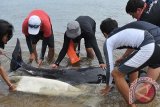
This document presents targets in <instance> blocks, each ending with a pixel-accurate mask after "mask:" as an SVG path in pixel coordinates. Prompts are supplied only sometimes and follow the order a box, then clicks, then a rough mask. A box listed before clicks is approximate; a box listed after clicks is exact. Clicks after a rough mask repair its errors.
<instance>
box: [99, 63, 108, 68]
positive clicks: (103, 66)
mask: <svg viewBox="0 0 160 107" xmlns="http://www.w3.org/2000/svg"><path fill="white" fill-rule="evenodd" d="M99 67H101V68H102V69H106V68H107V65H106V64H99Z"/></svg>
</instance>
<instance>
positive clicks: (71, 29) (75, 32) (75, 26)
mask: <svg viewBox="0 0 160 107" xmlns="http://www.w3.org/2000/svg"><path fill="white" fill-rule="evenodd" d="M66 35H67V37H69V38H72V39H74V38H76V37H78V36H80V35H81V28H80V25H79V23H78V22H77V21H71V22H69V23H68V24H67V31H66Z"/></svg>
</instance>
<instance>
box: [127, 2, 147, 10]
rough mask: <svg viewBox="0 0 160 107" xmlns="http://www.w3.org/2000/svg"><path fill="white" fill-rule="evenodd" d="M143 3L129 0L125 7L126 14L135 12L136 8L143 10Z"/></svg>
mask: <svg viewBox="0 0 160 107" xmlns="http://www.w3.org/2000/svg"><path fill="white" fill-rule="evenodd" d="M144 4H145V2H144V1H143V0H129V1H128V2H127V5H126V12H127V13H133V12H136V11H137V9H138V8H143V7H144Z"/></svg>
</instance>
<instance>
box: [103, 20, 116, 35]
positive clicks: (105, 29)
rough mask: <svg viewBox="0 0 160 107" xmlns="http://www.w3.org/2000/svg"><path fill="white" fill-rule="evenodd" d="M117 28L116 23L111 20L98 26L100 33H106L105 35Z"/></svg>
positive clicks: (104, 21)
mask: <svg viewBox="0 0 160 107" xmlns="http://www.w3.org/2000/svg"><path fill="white" fill-rule="evenodd" d="M117 27H118V23H117V21H116V20H113V19H111V18H107V19H105V20H103V21H102V22H101V25H100V29H101V31H102V33H107V34H110V33H111V32H112V31H113V30H114V29H115V28H117Z"/></svg>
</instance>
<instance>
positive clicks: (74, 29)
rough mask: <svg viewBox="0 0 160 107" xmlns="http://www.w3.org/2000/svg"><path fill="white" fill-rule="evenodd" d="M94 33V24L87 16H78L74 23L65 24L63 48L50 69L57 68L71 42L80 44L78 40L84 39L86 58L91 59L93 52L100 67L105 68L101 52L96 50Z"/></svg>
mask: <svg viewBox="0 0 160 107" xmlns="http://www.w3.org/2000/svg"><path fill="white" fill-rule="evenodd" d="M95 31H96V23H95V21H94V20H93V19H92V18H91V17H89V16H79V17H78V18H77V19H76V20H75V21H71V22H69V23H68V24H67V31H66V32H65V34H64V43H63V48H62V49H61V51H60V53H59V56H58V58H57V60H56V62H55V63H54V64H52V67H53V68H56V67H58V66H59V63H60V62H61V61H62V59H63V58H64V56H65V55H66V53H67V51H68V48H69V43H70V42H71V40H72V41H73V42H74V43H80V40H81V39H82V38H84V41H85V48H86V52H87V57H89V58H92V59H93V58H94V52H95V54H96V56H97V58H98V61H99V64H100V67H102V68H105V67H106V65H105V64H104V62H103V59H102V55H101V52H100V50H99V48H98V44H97V41H96V37H95ZM93 50H94V52H93Z"/></svg>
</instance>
